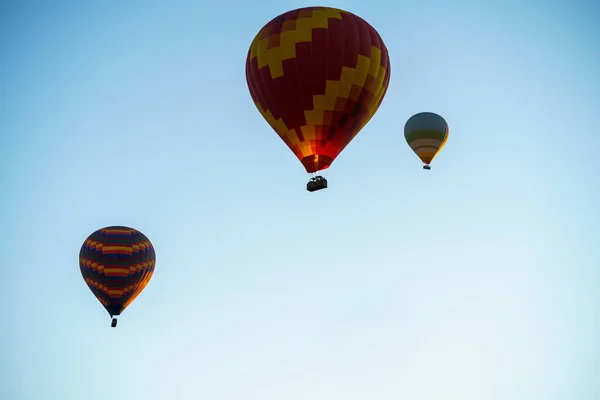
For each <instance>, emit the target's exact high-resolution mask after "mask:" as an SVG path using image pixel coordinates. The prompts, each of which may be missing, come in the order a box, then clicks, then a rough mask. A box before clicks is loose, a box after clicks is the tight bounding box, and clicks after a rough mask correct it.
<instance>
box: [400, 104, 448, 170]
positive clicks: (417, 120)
mask: <svg viewBox="0 0 600 400" xmlns="http://www.w3.org/2000/svg"><path fill="white" fill-rule="evenodd" d="M449 133H450V129H449V128H448V124H447V123H446V121H445V120H444V118H442V117H441V116H439V115H437V114H435V113H431V112H422V113H419V114H415V115H413V116H412V117H410V118H409V119H408V121H406V124H405V125H404V137H405V139H406V142H407V143H408V145H409V146H410V148H411V149H413V151H414V152H415V153H416V154H417V156H419V158H420V159H421V161H423V162H424V163H425V164H427V165H429V164H430V163H431V161H433V159H434V157H435V156H436V155H437V154H438V153H439V152H440V150H441V149H442V148H443V147H444V145H445V144H446V141H447V140H448V135H449Z"/></svg>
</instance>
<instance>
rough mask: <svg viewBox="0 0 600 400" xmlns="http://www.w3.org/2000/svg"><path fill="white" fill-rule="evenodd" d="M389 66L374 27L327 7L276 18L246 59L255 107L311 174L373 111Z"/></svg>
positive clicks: (329, 159) (330, 159) (332, 157)
mask: <svg viewBox="0 0 600 400" xmlns="http://www.w3.org/2000/svg"><path fill="white" fill-rule="evenodd" d="M390 71H391V70H390V62H389V59H388V52H387V49H386V47H385V45H384V44H383V40H381V37H380V36H379V34H378V33H377V32H376V31H375V29H373V27H372V26H371V25H369V24H368V23H367V22H365V21H364V20H363V19H362V18H360V17H358V16H356V15H353V14H351V13H349V12H347V11H343V10H339V9H335V8H328V7H307V8H301V9H297V10H293V11H289V12H287V13H285V14H282V15H280V16H278V17H276V18H275V19H273V20H272V21H271V22H269V23H268V24H266V25H265V26H264V27H263V28H262V29H261V30H260V32H259V33H258V34H257V35H256V37H255V38H254V40H253V41H252V44H251V45H250V50H249V51H248V57H247V59H246V81H247V82H248V88H249V90H250V95H251V96H252V99H253V100H254V103H255V104H256V107H257V108H258V110H259V111H260V113H261V114H262V116H263V117H264V118H265V119H266V120H267V122H268V123H269V125H271V127H272V128H273V129H274V130H275V132H277V134H278V135H279V136H280V137H281V139H283V141H284V142H285V143H286V144H287V145H288V147H289V148H290V149H291V150H292V151H293V152H294V154H295V155H296V157H298V159H299V160H300V161H301V162H302V164H303V165H304V168H306V171H307V172H309V173H310V172H316V171H319V170H323V169H326V168H328V167H329V166H330V165H331V163H332V162H333V161H334V160H335V158H336V157H337V156H338V155H339V154H340V152H341V151H342V150H343V149H344V148H345V147H346V146H347V145H348V143H350V141H351V140H352V139H353V138H354V137H355V136H356V135H357V134H358V132H359V131H360V130H361V129H362V128H363V127H364V126H365V124H366V123H367V122H369V120H370V119H371V117H373V115H374V114H375V112H376V111H377V109H378V108H379V105H380V104H381V102H382V100H383V98H384V96H385V93H386V90H387V87H388V83H389V80H390Z"/></svg>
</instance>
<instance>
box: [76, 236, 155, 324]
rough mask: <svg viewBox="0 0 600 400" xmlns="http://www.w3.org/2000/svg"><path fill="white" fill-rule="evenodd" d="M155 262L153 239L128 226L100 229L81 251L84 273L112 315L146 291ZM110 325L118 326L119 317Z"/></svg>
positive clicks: (92, 288)
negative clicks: (151, 241)
mask: <svg viewBox="0 0 600 400" xmlns="http://www.w3.org/2000/svg"><path fill="white" fill-rule="evenodd" d="M155 265H156V254H155V252H154V247H153V246H152V243H150V240H149V239H148V238H147V237H146V236H145V235H144V234H143V233H141V232H140V231H137V230H135V229H133V228H128V227H125V226H109V227H106V228H102V229H98V230H97V231H96V232H94V233H92V234H91V235H90V236H89V237H88V238H87V239H86V240H85V242H84V243H83V246H81V251H80V252H79V267H80V268H81V275H83V279H84V280H85V283H87V285H88V286H89V288H90V290H91V291H92V293H94V296H96V298H97V299H98V301H100V303H102V305H103V306H104V308H106V311H108V313H109V314H110V316H111V318H112V317H114V316H117V315H120V314H121V313H122V312H123V310H125V308H127V306H128V305H129V304H131V302H133V300H135V298H136V297H137V296H138V295H139V294H140V293H141V292H142V290H144V288H145V287H146V285H147V284H148V282H149V281H150V278H152V274H153V272H154V266H155ZM111 326H112V327H113V328H114V327H115V326H117V319H116V318H113V320H112V323H111Z"/></svg>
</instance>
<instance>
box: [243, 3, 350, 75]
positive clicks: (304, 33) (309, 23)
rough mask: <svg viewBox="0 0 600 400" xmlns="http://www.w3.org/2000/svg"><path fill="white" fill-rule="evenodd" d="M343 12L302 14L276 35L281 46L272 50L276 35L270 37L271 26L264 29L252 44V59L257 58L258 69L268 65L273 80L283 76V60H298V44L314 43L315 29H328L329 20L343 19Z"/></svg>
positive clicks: (287, 23)
mask: <svg viewBox="0 0 600 400" xmlns="http://www.w3.org/2000/svg"><path fill="white" fill-rule="evenodd" d="M342 12H344V11H342V10H338V9H335V8H327V9H323V10H312V15H310V16H303V15H302V14H301V15H299V17H298V18H297V19H296V20H290V21H286V22H284V24H283V26H282V32H281V33H277V34H276V35H279V46H273V47H271V48H269V38H270V36H274V35H269V30H270V29H271V28H270V27H269V26H267V27H265V28H263V31H261V32H259V33H258V35H256V37H255V38H254V40H252V43H251V44H250V59H251V60H252V59H254V58H255V57H256V58H257V62H258V68H262V67H264V66H266V65H268V66H269V71H270V72H271V77H272V78H273V79H275V78H279V77H281V76H283V60H289V59H291V58H296V44H297V43H305V42H310V41H312V30H313V29H316V28H327V27H328V23H327V20H328V19H329V18H336V19H342V15H341V13H342ZM294 26H295V29H294ZM270 40H271V41H272V40H273V39H272V38H271V39H270Z"/></svg>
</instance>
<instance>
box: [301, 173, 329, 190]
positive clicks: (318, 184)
mask: <svg viewBox="0 0 600 400" xmlns="http://www.w3.org/2000/svg"><path fill="white" fill-rule="evenodd" d="M326 188H327V179H325V178H323V177H322V176H315V177H313V178H310V181H308V183H307V184H306V190H308V191H309V192H314V191H317V190H321V189H326Z"/></svg>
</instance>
